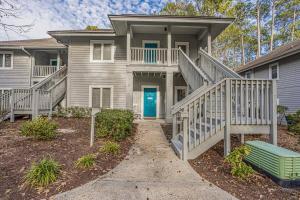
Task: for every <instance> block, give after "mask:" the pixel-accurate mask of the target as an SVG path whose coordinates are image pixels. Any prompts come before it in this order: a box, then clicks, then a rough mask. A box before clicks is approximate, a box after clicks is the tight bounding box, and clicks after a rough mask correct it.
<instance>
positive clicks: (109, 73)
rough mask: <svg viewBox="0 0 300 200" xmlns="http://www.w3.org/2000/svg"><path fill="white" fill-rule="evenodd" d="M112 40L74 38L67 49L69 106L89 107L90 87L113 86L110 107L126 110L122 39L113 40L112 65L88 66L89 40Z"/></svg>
mask: <svg viewBox="0 0 300 200" xmlns="http://www.w3.org/2000/svg"><path fill="white" fill-rule="evenodd" d="M103 39H108V40H111V39H112V38H100V37H99V38H98V37H97V38H95V37H93V38H77V39H73V40H72V41H71V43H70V45H69V64H68V65H69V68H68V70H69V71H68V74H69V75H68V79H69V80H68V106H88V105H89V85H100V86H101V85H112V86H113V107H114V108H125V107H126V77H127V74H126V64H127V63H126V61H125V59H126V48H125V49H124V47H125V40H124V37H117V38H116V39H115V46H116V52H115V62H114V63H106V64H105V63H92V62H90V40H103Z"/></svg>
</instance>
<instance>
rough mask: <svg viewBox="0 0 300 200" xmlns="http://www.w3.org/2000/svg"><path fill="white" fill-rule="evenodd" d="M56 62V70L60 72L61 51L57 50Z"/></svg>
mask: <svg viewBox="0 0 300 200" xmlns="http://www.w3.org/2000/svg"><path fill="white" fill-rule="evenodd" d="M56 60H57V64H56V70H58V69H59V67H60V52H59V50H57V59H56Z"/></svg>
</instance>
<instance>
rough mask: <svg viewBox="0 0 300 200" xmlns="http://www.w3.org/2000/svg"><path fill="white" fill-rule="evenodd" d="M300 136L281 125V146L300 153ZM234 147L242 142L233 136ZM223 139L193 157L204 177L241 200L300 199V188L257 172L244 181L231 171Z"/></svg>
mask: <svg viewBox="0 0 300 200" xmlns="http://www.w3.org/2000/svg"><path fill="white" fill-rule="evenodd" d="M162 128H163V130H164V132H165V135H166V137H167V138H170V137H171V133H172V132H171V130H172V127H171V126H169V125H168V126H166V125H163V126H162ZM245 139H246V140H254V139H259V140H267V137H266V136H247V137H245ZM299 139H300V138H299V136H297V135H293V134H291V133H288V131H287V128H285V127H279V129H278V145H279V146H282V147H286V148H289V149H291V150H294V151H298V152H300V140H299ZM231 144H232V147H233V148H234V147H236V146H238V145H240V141H239V139H238V137H232V140H231ZM223 151H224V149H223V141H221V142H219V143H218V144H217V145H215V146H214V147H213V148H211V149H210V150H208V151H207V152H205V153H204V154H202V155H201V156H199V157H197V158H196V159H194V160H189V163H190V165H191V166H192V167H193V168H194V170H195V171H196V172H197V173H198V174H199V175H200V176H201V177H203V178H204V179H206V180H208V181H210V182H211V183H213V184H215V185H216V186H218V187H220V188H222V189H223V190H225V191H227V192H229V193H231V194H232V195H234V196H235V197H237V198H239V199H247V200H248V199H249V200H252V199H253V200H257V199H265V200H269V199H278V200H279V199H280V200H283V199H284V200H285V199H289V200H293V199H300V188H294V189H286V188H282V187H280V186H278V185H277V184H275V183H274V182H273V181H272V180H271V179H269V178H268V177H266V176H264V175H262V174H259V173H256V174H255V175H254V176H253V177H252V178H251V179H249V180H246V181H243V180H239V179H238V178H235V177H233V176H232V175H231V174H230V169H229V167H228V165H226V164H225V163H224V158H223Z"/></svg>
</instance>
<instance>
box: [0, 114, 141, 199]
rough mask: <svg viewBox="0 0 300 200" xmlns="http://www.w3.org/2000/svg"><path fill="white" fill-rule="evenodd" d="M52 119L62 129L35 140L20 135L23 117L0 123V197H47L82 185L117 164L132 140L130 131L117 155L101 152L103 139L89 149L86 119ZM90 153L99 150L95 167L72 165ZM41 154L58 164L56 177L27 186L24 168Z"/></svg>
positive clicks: (28, 166) (88, 126) (88, 122)
mask: <svg viewBox="0 0 300 200" xmlns="http://www.w3.org/2000/svg"><path fill="white" fill-rule="evenodd" d="M54 121H56V122H57V124H58V125H59V128H60V129H64V130H62V131H60V134H59V136H58V137H57V138H56V139H54V140H50V141H36V140H33V139H29V138H26V137H23V136H20V134H19V128H20V126H21V124H22V123H23V122H24V120H17V121H16V122H15V123H10V122H4V123H2V124H0V183H1V184H0V199H2V198H3V199H43V198H49V197H50V196H52V195H54V194H57V193H60V192H64V191H67V190H70V189H72V188H75V187H77V186H80V185H82V184H85V183H87V182H89V181H92V180H94V179H96V178H97V177H99V176H100V175H103V174H105V173H107V172H108V171H110V170H111V169H113V168H114V167H115V166H116V165H118V164H119V163H120V161H122V160H123V159H124V158H125V157H126V155H127V153H128V151H129V149H130V147H131V146H132V144H133V143H134V134H132V136H130V137H128V138H127V139H125V140H124V141H121V142H119V144H120V147H121V151H120V153H119V154H118V155H109V154H104V153H101V152H100V151H99V148H100V147H101V145H102V144H103V143H104V142H105V139H96V140H95V145H94V146H93V147H92V148H91V147H90V146H89V141H90V138H89V137H90V119H89V118H81V119H77V118H54ZM72 130H73V131H72ZM135 130H136V128H135V129H134V132H135ZM89 153H98V154H97V155H98V156H97V160H96V164H95V166H94V167H92V168H91V169H77V168H75V167H74V161H76V160H77V159H78V158H79V157H81V156H83V155H86V154H89ZM44 156H50V157H51V158H53V159H54V160H56V161H58V162H59V163H60V164H61V172H60V175H59V178H58V180H57V181H56V182H55V183H52V184H51V185H50V186H48V187H47V188H44V189H42V190H37V189H34V188H30V187H28V186H26V185H25V184H24V180H23V177H24V175H25V173H26V171H27V170H28V169H29V168H30V166H31V164H32V162H34V161H39V160H40V159H42V158H43V157H44Z"/></svg>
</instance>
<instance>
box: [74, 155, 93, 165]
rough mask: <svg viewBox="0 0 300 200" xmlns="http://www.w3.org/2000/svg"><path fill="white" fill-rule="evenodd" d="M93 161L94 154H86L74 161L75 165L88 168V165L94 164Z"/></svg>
mask: <svg viewBox="0 0 300 200" xmlns="http://www.w3.org/2000/svg"><path fill="white" fill-rule="evenodd" d="M95 161H96V155H94V154H88V155H85V156H82V157H80V158H79V159H78V160H77V161H76V162H75V166H76V167H77V168H90V167H92V166H94V164H95Z"/></svg>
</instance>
